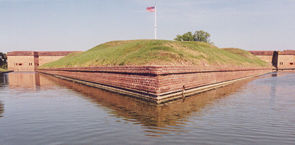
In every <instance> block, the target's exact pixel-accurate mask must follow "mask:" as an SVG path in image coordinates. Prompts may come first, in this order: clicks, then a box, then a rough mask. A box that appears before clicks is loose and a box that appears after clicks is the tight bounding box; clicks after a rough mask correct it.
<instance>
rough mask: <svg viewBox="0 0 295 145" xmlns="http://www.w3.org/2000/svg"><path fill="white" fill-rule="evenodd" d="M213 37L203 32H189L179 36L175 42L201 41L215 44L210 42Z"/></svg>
mask: <svg viewBox="0 0 295 145" xmlns="http://www.w3.org/2000/svg"><path fill="white" fill-rule="evenodd" d="M210 37H211V35H210V34H209V33H208V32H205V31H203V30H200V31H195V33H193V32H187V33H184V34H183V35H177V36H176V38H175V39H174V40H176V41H200V42H206V43H210V44H213V42H211V40H210Z"/></svg>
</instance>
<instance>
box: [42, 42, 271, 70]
mask: <svg viewBox="0 0 295 145" xmlns="http://www.w3.org/2000/svg"><path fill="white" fill-rule="evenodd" d="M126 65H128V66H130V65H131V66H134V65H135V66H143V65H207V66H210V65H212V66H219V65H235V66H241V65H242V66H256V67H257V66H260V67H265V66H268V64H267V63H266V62H264V61H262V60H260V59H259V58H257V57H255V56H254V55H252V54H250V53H249V52H247V51H244V50H241V49H220V48H217V47H216V46H213V45H211V44H208V43H204V42H179V41H169V40H128V41H111V42H107V43H104V44H101V45H98V46H96V47H94V48H92V49H90V50H88V51H85V52H80V53H72V54H70V55H68V56H66V57H64V58H61V59H59V60H57V61H54V62H51V63H48V64H45V65H43V66H41V68H62V67H92V66H126Z"/></svg>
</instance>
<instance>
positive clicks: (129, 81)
mask: <svg viewBox="0 0 295 145" xmlns="http://www.w3.org/2000/svg"><path fill="white" fill-rule="evenodd" d="M38 71H39V72H43V73H46V74H52V75H58V76H63V77H67V78H72V79H78V80H84V81H88V82H92V83H97V84H102V85H107V86H111V87H116V88H120V89H125V90H128V91H134V92H138V93H145V94H148V95H151V96H153V97H155V98H157V97H159V96H162V95H165V94H171V93H176V92H181V91H183V90H189V89H194V88H198V87H201V86H206V85H210V84H216V83H221V82H226V81H231V80H235V79H240V78H245V77H249V76H257V75H262V74H265V73H268V72H272V68H243V67H236V68H230V69H229V68H226V67H219V69H217V68H215V69H213V68H200V67H196V66H122V67H89V68H60V69H39V70H38Z"/></svg>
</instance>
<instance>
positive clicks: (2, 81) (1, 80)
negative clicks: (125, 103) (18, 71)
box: [0, 73, 8, 88]
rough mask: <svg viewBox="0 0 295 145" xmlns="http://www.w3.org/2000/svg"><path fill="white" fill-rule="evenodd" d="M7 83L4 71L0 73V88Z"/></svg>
mask: <svg viewBox="0 0 295 145" xmlns="http://www.w3.org/2000/svg"><path fill="white" fill-rule="evenodd" d="M7 84H8V77H7V74H6V73H2V74H1V73H0V88H1V87H4V86H5V85H7Z"/></svg>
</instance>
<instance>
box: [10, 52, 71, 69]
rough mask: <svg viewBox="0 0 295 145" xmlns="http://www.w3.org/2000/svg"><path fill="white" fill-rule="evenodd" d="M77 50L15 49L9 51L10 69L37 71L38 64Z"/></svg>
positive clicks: (54, 59)
mask: <svg viewBox="0 0 295 145" xmlns="http://www.w3.org/2000/svg"><path fill="white" fill-rule="evenodd" d="M73 52H76V51H13V52H8V53H7V60H8V69H9V70H13V71H35V70H36V69H37V67H38V66H41V65H43V64H46V63H49V62H52V61H56V60H58V59H60V58H62V57H64V56H66V55H68V54H70V53H73Z"/></svg>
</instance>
